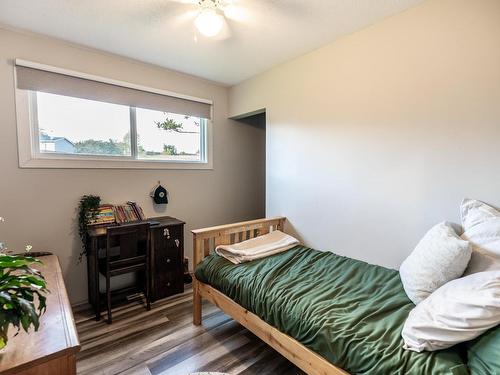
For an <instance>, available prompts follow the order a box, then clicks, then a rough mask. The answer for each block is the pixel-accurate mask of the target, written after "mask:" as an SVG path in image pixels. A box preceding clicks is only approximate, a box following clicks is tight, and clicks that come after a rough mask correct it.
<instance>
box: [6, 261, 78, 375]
mask: <svg viewBox="0 0 500 375" xmlns="http://www.w3.org/2000/svg"><path fill="white" fill-rule="evenodd" d="M39 259H40V260H41V261H42V262H43V265H36V266H34V268H37V269H39V270H40V271H41V272H42V274H43V275H44V277H45V280H46V281H47V288H48V289H49V290H50V293H49V294H47V311H46V312H45V314H44V315H43V316H42V317H41V319H40V329H39V330H38V331H37V332H33V331H30V333H29V334H27V333H26V332H24V331H21V332H20V333H19V335H17V336H14V334H15V332H16V331H15V330H14V329H12V328H11V329H10V331H9V342H8V344H7V347H6V348H5V349H4V350H3V351H1V352H0V374H2V375H4V374H16V375H73V374H76V357H75V356H76V353H77V352H78V351H79V350H80V343H79V341H78V335H77V332H76V328H75V323H74V321H73V314H72V312H71V306H70V304H69V300H68V295H67V294H66V288H65V286H64V281H63V277H62V273H61V267H60V266H59V261H58V259H57V257H56V256H55V255H49V256H43V257H40V258H39Z"/></svg>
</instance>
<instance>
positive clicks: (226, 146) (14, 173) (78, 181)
mask: <svg viewBox="0 0 500 375" xmlns="http://www.w3.org/2000/svg"><path fill="white" fill-rule="evenodd" d="M14 58H22V59H26V60H31V61H36V62H41V63H44V64H48V65H54V66H59V67H63V68H67V69H71V70H76V71H80V72H85V73H90V74H94V75H99V76H104V77H109V78H113V79H117V80H122V81H127V82H132V83H136V84H140V85H144V86H149V87H155V88H160V89H164V90H170V91H174V92H178V93H182V94H187V95H192V96H196V97H201V98H207V99H212V100H213V101H214V126H213V128H214V131H213V137H214V154H213V155H214V169H213V170H204V171H188V170H185V171H182V170H106V169H102V170H85V169H80V170H79V169H55V170H51V169H20V168H18V156H17V140H16V118H15V101H14V69H13V61H12V60H13V59H14ZM227 110H228V108H227V88H226V87H222V86H219V85H216V84H213V83H211V82H208V81H205V80H201V79H198V78H195V77H192V76H188V75H184V74H180V73H176V72H173V71H169V70H166V69H161V68H158V67H155V66H152V65H148V64H143V63H139V62H137V61H133V60H129V59H125V58H120V57H117V56H114V55H111V54H105V53H102V52H99V51H95V50H90V49H84V48H79V47H77V46H74V45H70V44H67V43H64V42H60V41H57V40H53V39H48V38H44V37H38V36H33V35H29V34H20V33H16V32H11V31H6V30H1V29H0V216H3V217H5V218H6V222H5V223H2V224H0V240H2V241H5V242H7V244H8V245H9V247H10V248H11V249H13V250H22V249H23V248H24V245H25V244H28V243H29V244H32V245H33V247H34V250H47V251H52V252H54V253H55V254H57V255H58V256H59V259H60V262H61V264H62V268H63V272H64V277H65V281H66V284H67V287H68V291H69V296H70V299H71V301H73V302H80V301H84V300H86V296H87V278H86V264H85V263H82V264H77V258H78V254H79V252H80V249H81V248H80V242H79V239H78V234H77V231H76V222H75V217H76V206H77V203H78V199H79V197H80V196H81V195H83V194H98V195H100V196H101V197H102V199H103V201H104V202H109V203H121V202H125V201H127V200H136V201H137V202H138V203H139V204H141V205H142V206H143V208H144V210H145V212H146V215H148V216H160V215H170V216H175V217H178V218H180V219H182V220H184V221H186V222H187V227H186V232H185V243H186V253H187V255H188V256H191V253H192V248H191V243H192V237H191V234H190V232H189V230H190V229H193V228H200V227H204V226H209V225H215V224H223V223H228V222H233V221H240V220H245V219H252V218H257V217H261V216H263V215H264V177H265V176H264V147H265V135H264V134H265V131H264V130H263V129H259V128H256V127H252V126H246V125H242V124H240V123H237V122H234V121H231V120H227ZM158 180H161V181H162V183H164V185H165V186H166V187H167V189H168V190H169V193H170V198H171V199H170V203H169V205H168V207H167V208H166V210H165V211H162V210H155V209H154V208H153V205H152V201H151V198H149V192H150V190H151V188H152V187H153V186H154V185H155V184H156V182H157V181H158Z"/></svg>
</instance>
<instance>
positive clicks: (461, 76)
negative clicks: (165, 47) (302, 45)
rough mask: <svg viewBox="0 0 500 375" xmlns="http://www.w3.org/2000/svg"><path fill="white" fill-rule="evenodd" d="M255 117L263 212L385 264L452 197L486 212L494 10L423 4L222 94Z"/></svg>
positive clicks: (433, 1)
mask: <svg viewBox="0 0 500 375" xmlns="http://www.w3.org/2000/svg"><path fill="white" fill-rule="evenodd" d="M258 108H266V109H267V176H266V177H267V179H266V183H267V195H266V210H267V215H278V214H280V215H285V216H287V217H288V219H289V223H290V224H291V226H292V227H293V228H294V229H295V230H296V231H297V233H298V234H299V235H300V236H301V237H302V238H303V239H304V241H305V242H306V243H307V244H309V245H311V246H312V247H315V248H318V249H324V250H332V251H335V252H337V253H340V254H344V255H348V256H350V257H354V258H358V259H363V260H367V261H369V262H373V263H376V264H381V265H385V266H389V267H398V266H399V264H400V263H401V261H402V260H403V259H404V258H405V256H406V255H407V254H408V253H409V252H410V251H411V250H412V248H413V247H414V245H415V244H416V243H417V241H418V240H419V238H420V237H421V236H422V235H423V233H424V232H425V231H426V230H427V229H428V228H429V227H430V226H431V225H433V224H435V223H437V222H439V221H441V220H451V221H455V222H457V221H459V216H458V215H459V212H458V207H459V204H460V201H461V199H462V198H463V197H465V196H468V197H474V198H478V199H482V200H485V201H488V202H491V203H492V204H496V205H500V173H499V166H500V1H498V0H474V1H470V0H429V1H425V2H424V3H422V4H421V5H419V6H416V7H414V8H412V9H410V10H408V11H406V12H404V13H401V14H399V15H396V16H393V17H391V18H388V19H386V20H384V21H382V22H380V23H378V24H375V25H373V26H371V27H369V28H367V29H364V30H361V31H359V32H357V33H355V34H352V35H349V36H346V37H343V38H341V39H339V40H337V41H336V42H334V43H332V44H330V45H328V46H325V47H323V48H321V49H318V50H316V51H314V52H312V53H309V54H307V55H305V56H303V57H300V58H298V59H296V60H294V61H291V62H289V63H286V64H284V65H281V66H278V67H276V68H274V69H272V70H270V71H268V72H266V73H264V74H261V75H259V76H257V77H255V78H253V79H250V80H248V81H246V82H244V83H242V84H239V85H237V86H235V87H233V88H232V89H231V91H230V115H232V116H236V115H239V114H242V113H246V112H250V111H253V110H256V109H258Z"/></svg>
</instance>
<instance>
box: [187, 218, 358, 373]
mask: <svg viewBox="0 0 500 375" xmlns="http://www.w3.org/2000/svg"><path fill="white" fill-rule="evenodd" d="M285 220H286V218H284V217H274V218H270V219H259V220H252V221H245V222H241V223H235V224H228V225H221V226H217V227H211V228H204V229H196V230H193V231H191V232H192V233H193V255H194V268H196V266H197V265H198V264H199V263H200V262H201V261H202V260H203V258H205V257H206V256H207V255H209V253H210V251H211V250H213V249H215V247H216V246H217V245H228V244H234V243H238V242H241V241H245V240H247V239H250V238H254V237H257V236H261V235H264V234H266V233H269V232H271V231H273V230H278V229H279V230H281V231H283V227H284V223H285ZM202 298H205V299H207V300H208V301H210V302H212V303H213V304H215V305H216V306H217V307H219V308H220V309H221V310H222V311H224V312H225V313H226V314H228V315H230V316H231V317H232V318H233V319H234V320H236V321H237V322H239V323H240V324H241V325H243V326H244V327H246V328H247V329H248V330H249V331H251V332H252V333H254V334H255V335H256V336H258V337H259V338H260V339H261V340H263V341H264V342H266V343H267V344H268V345H270V346H271V347H273V348H274V349H275V350H277V351H278V352H279V353H281V354H282V355H283V356H284V357H286V358H287V359H288V360H289V361H291V362H292V363H294V364H295V365H296V366H297V367H299V368H300V369H302V370H303V371H305V372H306V373H307V374H311V375H340V374H342V375H345V374H348V373H347V372H345V371H344V370H342V369H341V368H339V367H336V366H334V365H332V364H331V363H330V362H328V361H327V360H326V359H324V358H323V357H321V356H320V355H319V354H317V353H315V352H313V351H312V350H310V349H308V348H307V347H305V346H304V345H302V344H301V343H300V342H298V341H297V340H295V339H294V338H292V337H290V336H288V335H286V334H284V333H282V332H280V331H279V330H277V329H276V328H274V327H273V326H271V325H269V324H267V323H266V322H265V321H263V320H262V319H260V318H259V317H258V316H257V315H255V314H253V313H252V312H250V311H248V310H246V309H245V308H243V307H242V306H240V305H239V304H237V303H236V302H234V301H233V300H232V299H230V298H229V297H227V296H226V295H224V294H223V293H221V292H219V291H218V290H217V289H215V288H213V287H211V286H210V285H208V284H205V283H202V282H201V281H198V280H196V277H195V278H193V324H195V325H200V324H201V299H202Z"/></svg>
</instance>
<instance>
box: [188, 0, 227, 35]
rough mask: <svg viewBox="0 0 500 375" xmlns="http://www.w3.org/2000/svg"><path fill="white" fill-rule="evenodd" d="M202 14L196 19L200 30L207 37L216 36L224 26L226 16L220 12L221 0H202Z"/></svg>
mask: <svg viewBox="0 0 500 375" xmlns="http://www.w3.org/2000/svg"><path fill="white" fill-rule="evenodd" d="M199 5H200V7H201V10H200V14H198V16H197V17H196V19H195V20H194V25H195V26H196V28H197V29H198V31H199V32H200V33H201V34H203V35H205V36H206V37H209V38H211V37H214V36H216V35H217V34H219V33H220V32H221V30H222V28H223V27H224V21H225V20H224V16H223V15H222V14H221V13H220V0H200V2H199Z"/></svg>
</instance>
